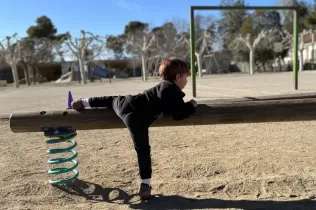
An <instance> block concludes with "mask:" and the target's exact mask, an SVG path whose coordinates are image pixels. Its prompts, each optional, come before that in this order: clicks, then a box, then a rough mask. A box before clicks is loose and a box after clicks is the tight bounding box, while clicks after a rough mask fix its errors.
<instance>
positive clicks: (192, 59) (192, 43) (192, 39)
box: [190, 7, 196, 97]
mask: <svg viewBox="0 0 316 210" xmlns="http://www.w3.org/2000/svg"><path fill="white" fill-rule="evenodd" d="M194 52H195V34H194V8H192V7H190V66H191V80H192V95H193V97H196V76H195V75H196V74H195V53H194Z"/></svg>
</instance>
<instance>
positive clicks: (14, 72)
mask: <svg viewBox="0 0 316 210" xmlns="http://www.w3.org/2000/svg"><path fill="white" fill-rule="evenodd" d="M11 70H12V76H13V81H14V87H15V88H19V87H20V82H19V76H18V70H17V66H16V64H14V63H12V64H11Z"/></svg>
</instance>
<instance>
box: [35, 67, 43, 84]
mask: <svg viewBox="0 0 316 210" xmlns="http://www.w3.org/2000/svg"><path fill="white" fill-rule="evenodd" d="M35 72H36V80H37V82H38V84H41V83H42V82H41V77H40V72H39V68H38V65H36V66H35Z"/></svg>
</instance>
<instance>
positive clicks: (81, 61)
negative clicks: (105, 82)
mask: <svg viewBox="0 0 316 210" xmlns="http://www.w3.org/2000/svg"><path fill="white" fill-rule="evenodd" d="M79 68H80V76H81V84H87V79H86V72H85V69H84V59H83V58H79Z"/></svg>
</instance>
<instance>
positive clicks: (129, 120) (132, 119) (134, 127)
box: [124, 113, 152, 200]
mask: <svg viewBox="0 0 316 210" xmlns="http://www.w3.org/2000/svg"><path fill="white" fill-rule="evenodd" d="M124 122H125V124H126V125H127V126H128V128H129V131H130V135H131V137H132V139H133V143H134V148H135V150H136V153H137V159H138V167H139V173H140V178H141V179H142V182H141V185H140V189H139V196H140V197H141V199H142V200H147V199H149V198H150V197H151V184H150V179H151V174H152V168H151V155H150V144H149V133H148V125H147V123H145V122H143V121H142V119H141V117H140V116H138V115H136V114H134V113H130V114H127V115H126V116H125V118H124Z"/></svg>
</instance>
